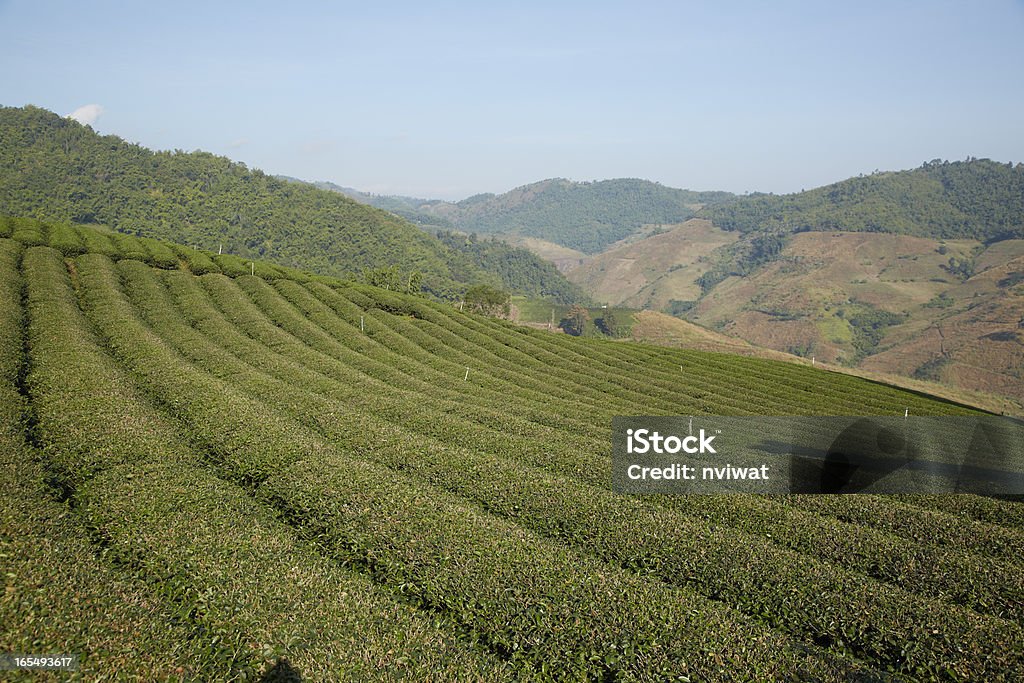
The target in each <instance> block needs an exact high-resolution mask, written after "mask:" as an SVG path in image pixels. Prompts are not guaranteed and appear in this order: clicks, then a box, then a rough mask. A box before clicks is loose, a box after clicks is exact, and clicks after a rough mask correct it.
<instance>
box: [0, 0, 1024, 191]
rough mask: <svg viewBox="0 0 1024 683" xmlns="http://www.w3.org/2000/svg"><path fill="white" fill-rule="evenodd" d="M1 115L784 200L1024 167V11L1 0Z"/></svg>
mask: <svg viewBox="0 0 1024 683" xmlns="http://www.w3.org/2000/svg"><path fill="white" fill-rule="evenodd" d="M0 104H4V105H14V106H21V105H24V104H35V105H38V106H41V107H45V108H47V109H51V110H53V111H56V112H58V113H60V114H70V113H72V112H74V111H76V110H78V109H79V108H81V107H83V106H85V105H99V107H100V108H101V109H100V110H97V109H86V110H84V114H82V116H86V117H88V116H92V117H93V118H92V119H90V120H94V123H93V127H94V128H95V129H96V130H98V131H100V132H102V133H113V134H116V135H119V136H121V137H123V138H125V139H127V140H131V141H133V142H138V143H140V144H142V145H145V146H147V147H152V148H158V149H184V150H193V149H204V150H208V151H211V152H214V153H216V154H223V155H226V156H229V157H231V158H233V159H236V160H239V161H244V162H245V163H246V164H248V165H249V166H254V167H257V168H261V169H263V170H264V171H266V172H268V173H283V174H287V175H293V176H297V177H300V178H304V179H308V180H330V181H333V182H336V183H339V184H342V185H348V186H352V187H357V188H360V189H364V190H368V191H372V192H377V193H396V194H411V195H416V196H425V197H439V198H446V199H452V198H456V199H457V198H462V197H465V196H468V195H471V194H474V193H477V192H502V191H505V190H507V189H511V188H512V187H515V186H518V185H522V184H525V183H528V182H532V181H535V180H540V179H543V178H550V177H555V176H561V177H568V178H572V179H576V180H594V179H603V178H615V177H641V178H648V179H650V180H656V181H658V182H661V183H663V184H665V185H671V186H674V187H686V188H691V189H724V190H731V191H734V192H744V191H753V190H761V191H774V192H792V191H799V190H800V189H802V188H810V187H814V186H817V185H822V184H825V183H828V182H832V181H835V180H839V179H842V178H845V177H849V176H852V175H856V174H858V173H870V172H871V171H873V170H875V169H882V170H891V169H900V168H911V167H914V166H918V165H919V164H920V163H921V162H923V161H927V160H930V159H933V158H940V157H941V158H947V159H962V158H964V157H966V156H969V155H970V156H976V157H990V158H993V159H997V160H999V161H1015V162H1016V161H1022V160H1024V2H1022V0H992V1H989V0H972V1H968V0H964V1H962V2H942V1H937V0H928V1H926V2H901V1H900V0H888V1H885V2H830V1H824V0H823V1H818V2H799V3H796V2H715V3H711V2H708V3H686V2H642V1H633V2H615V3H608V2H597V1H593V0H588V1H585V2H558V0H548V1H547V2H526V1H518V2H508V3H493V2H483V1H477V2H401V3H399V2H391V3H389V2H378V3H371V2H358V3H356V2H319V3H314V2H310V3H283V2H272V3H264V2H244V3H243V2H239V3H228V2H218V1H216V0H206V1H204V2H200V3H193V2H163V3H149V2H104V1H103V0H90V1H89V2H78V1H76V2H51V1H48V0H32V1H28V2H25V1H21V0H14V1H5V0H0ZM97 111H100V112H101V113H99V115H98V117H97V116H96V113H97Z"/></svg>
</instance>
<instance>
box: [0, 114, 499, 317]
mask: <svg viewBox="0 0 1024 683" xmlns="http://www.w3.org/2000/svg"><path fill="white" fill-rule="evenodd" d="M0 214H7V215H15V216H34V217H38V218H46V219H52V220H57V221H70V222H75V223H81V224H105V225H109V226H112V227H114V228H116V229H117V230H119V231H122V232H129V233H134V234H139V235H145V236H149V237H158V238H163V239H168V240H172V241H176V242H181V243H185V244H190V245H198V246H199V247H202V248H206V249H211V250H214V251H218V250H220V249H221V248H223V250H224V251H226V252H229V253H232V254H237V255H239V256H242V257H245V258H250V259H251V258H262V259H267V260H271V261H274V262H276V263H279V264H282V265H286V266H293V267H303V268H307V269H310V270H315V271H318V272H321V273H324V274H329V275H349V276H351V275H357V274H359V273H361V272H362V271H363V270H364V269H376V268H390V267H396V268H398V269H399V270H401V271H403V272H410V273H411V272H413V271H417V272H419V273H421V274H422V276H423V287H424V289H426V290H427V291H429V292H431V293H432V294H434V295H436V296H439V297H453V296H456V295H457V294H458V293H459V292H460V291H462V290H463V289H465V286H466V285H467V284H471V283H476V282H480V283H487V284H493V285H496V286H497V285H500V284H501V282H500V279H498V278H497V277H496V276H495V275H494V274H492V273H487V272H484V271H482V270H481V269H480V268H478V267H476V266H474V265H473V264H472V262H471V261H470V260H469V259H468V258H467V257H466V256H465V255H463V254H461V253H459V252H457V251H452V250H451V249H449V248H447V247H445V246H444V245H443V244H441V243H440V242H439V241H438V240H436V239H435V238H434V237H432V236H431V235H428V234H426V233H424V232H423V231H422V230H418V229H416V228H415V227H414V226H412V225H410V224H409V223H408V222H406V221H405V220H402V219H401V218H399V217H397V216H395V215H394V214H392V213H389V212H386V211H382V210H379V209H375V208H371V207H368V206H365V205H364V204H360V203H358V202H356V201H353V200H351V199H349V198H347V197H344V196H342V195H341V194H338V193H336V192H327V191H324V190H320V189H316V188H314V187H310V186H307V185H301V184H296V183H289V182H285V181H283V180H280V179H277V178H274V177H271V176H268V175H266V174H264V173H263V172H262V171H259V170H255V169H253V170H250V169H248V168H246V166H245V165H244V164H241V163H236V162H232V161H230V160H229V159H226V158H224V157H217V156H214V155H212V154H209V153H206V152H190V153H185V152H181V151H174V152H153V151H150V150H148V149H145V148H143V147H141V146H139V145H135V144H130V143H128V142H125V141H124V140H122V139H120V138H118V137H116V136H112V135H107V136H100V135H98V134H96V133H95V132H94V131H93V130H92V129H91V128H89V127H88V126H83V125H81V124H79V123H77V122H75V121H73V120H71V119H66V118H62V117H60V116H58V115H56V114H54V113H52V112H49V111H46V110H44V109H39V108H37V107H31V106H29V107H25V108H11V107H4V108H0Z"/></svg>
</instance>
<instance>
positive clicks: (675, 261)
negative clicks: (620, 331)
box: [567, 219, 736, 313]
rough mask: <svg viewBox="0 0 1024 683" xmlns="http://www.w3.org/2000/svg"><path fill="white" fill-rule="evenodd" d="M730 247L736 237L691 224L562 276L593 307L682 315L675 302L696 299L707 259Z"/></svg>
mask: <svg viewBox="0 0 1024 683" xmlns="http://www.w3.org/2000/svg"><path fill="white" fill-rule="evenodd" d="M735 241H736V234H735V233H730V232H726V231H724V230H719V229H718V228H715V227H713V226H712V225H711V223H710V222H708V221H706V220H699V219H691V220H689V221H686V222H685V223H682V224H680V225H676V226H666V230H665V232H663V233H660V234H656V235H653V236H650V237H647V238H645V239H639V240H636V241H632V242H629V243H626V244H622V245H619V246H614V247H612V248H610V249H608V250H607V251H604V252H602V253H601V254H599V255H597V256H594V257H592V258H590V259H587V260H585V261H583V262H581V263H580V264H579V265H577V266H576V267H574V268H570V269H569V270H568V271H567V276H568V278H569V280H570V281H572V282H574V283H576V284H577V285H579V286H580V287H581V288H582V289H583V290H584V291H585V292H587V293H589V294H590V296H591V297H593V298H594V299H596V300H597V301H602V302H606V303H609V304H613V305H620V304H621V305H624V306H631V307H634V308H646V309H650V310H655V311H664V312H672V311H675V312H677V313H681V312H683V311H682V310H680V309H679V308H678V304H679V303H680V302H693V301H695V300H696V299H698V298H699V297H700V294H701V289H700V286H699V285H698V284H697V280H698V278H699V277H700V276H701V275H703V274H704V273H705V272H706V271H707V270H708V268H709V267H710V265H709V257H710V256H711V254H713V253H714V252H715V251H716V250H717V249H719V248H720V247H724V246H726V245H728V244H732V243H733V242H735ZM674 307H675V308H674Z"/></svg>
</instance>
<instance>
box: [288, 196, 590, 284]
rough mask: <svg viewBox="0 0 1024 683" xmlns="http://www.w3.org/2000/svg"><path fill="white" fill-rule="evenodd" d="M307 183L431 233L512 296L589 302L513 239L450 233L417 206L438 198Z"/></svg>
mask: <svg viewBox="0 0 1024 683" xmlns="http://www.w3.org/2000/svg"><path fill="white" fill-rule="evenodd" d="M278 177H279V178H281V179H282V180H286V181H288V182H293V183H304V182H305V181H302V180H298V179H297V178H289V177H287V176H278ZM311 184H312V185H314V186H316V187H319V188H321V189H324V190H329V191H331V192H338V193H341V194H344V195H345V196H347V197H351V198H352V199H354V200H356V201H357V202H360V203H363V204H369V205H370V206H374V207H377V208H378V209H383V210H384V211H389V212H391V213H394V214H397V215H399V216H401V217H402V218H405V219H406V220H408V221H410V222H412V223H413V224H415V225H416V226H417V227H418V228H420V229H421V230H425V231H427V232H429V233H431V234H432V235H435V236H436V237H437V238H438V240H439V241H440V242H441V243H442V244H443V245H444V246H445V247H446V248H447V249H448V250H449V253H450V254H451V255H453V256H455V257H457V258H458V261H459V262H460V263H462V264H468V266H469V267H472V268H473V269H475V270H474V272H476V273H477V274H476V275H475V276H473V277H474V281H475V282H477V283H482V284H490V285H492V286H494V287H498V288H502V289H504V290H506V291H509V292H511V293H513V294H516V295H521V296H527V297H544V298H549V299H551V300H552V301H554V302H555V303H559V304H572V303H576V302H586V301H588V297H587V295H586V294H584V293H583V291H582V290H580V289H579V288H578V287H576V286H575V285H573V284H572V283H570V282H569V281H568V280H567V279H566V278H565V277H564V276H563V275H562V274H561V273H560V272H559V271H558V270H557V269H556V268H554V267H552V265H551V263H549V262H548V261H546V260H545V259H544V258H543V257H542V256H538V255H537V254H535V253H534V252H533V251H532V250H530V249H526V248H517V245H515V244H514V243H512V242H511V241H505V240H500V239H478V238H477V236H476V235H475V234H474V235H466V234H460V233H458V232H456V231H455V230H454V226H453V225H452V223H451V221H449V220H447V219H445V218H440V217H438V216H435V215H433V214H430V213H426V212H424V211H422V210H420V209H419V208H417V207H431V206H436V205H437V204H440V203H442V202H440V201H438V200H426V199H414V198H412V197H400V196H391V195H375V194H368V193H365V192H360V191H358V190H353V189H352V188H348V187H341V186H340V185H335V184H334V183H330V182H323V181H321V182H316V183H311ZM453 260H454V259H453ZM465 267H466V266H465V265H464V268H465Z"/></svg>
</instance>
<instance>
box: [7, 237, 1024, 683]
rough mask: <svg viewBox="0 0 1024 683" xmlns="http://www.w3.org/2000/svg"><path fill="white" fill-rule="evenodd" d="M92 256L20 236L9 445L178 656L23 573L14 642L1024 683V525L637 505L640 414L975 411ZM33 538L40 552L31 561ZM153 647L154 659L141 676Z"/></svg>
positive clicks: (293, 661) (690, 503)
mask: <svg viewBox="0 0 1024 683" xmlns="http://www.w3.org/2000/svg"><path fill="white" fill-rule="evenodd" d="M10 225H11V224H10V223H4V224H3V225H2V226H0V227H4V226H10ZM68 230H69V229H68V228H67V227H66V226H64V227H62V226H47V225H39V224H37V223H32V222H20V223H15V224H14V225H13V226H12V227H11V230H10V235H11V236H10V238H8V237H7V236H6V235H5V234H0V411H3V415H4V416H5V419H4V420H3V421H2V422H0V425H2V429H0V439H2V440H3V447H2V448H0V453H2V454H3V457H4V458H5V464H6V465H7V466H8V470H9V471H13V472H16V473H18V474H19V476H16V477H11V478H10V479H9V480H8V481H7V482H6V483H7V485H6V486H5V487H4V494H3V496H2V497H0V504H3V505H4V506H5V507H4V508H2V510H0V512H2V514H3V519H4V520H7V519H14V518H17V519H21V517H18V515H23V514H24V511H25V510H28V509H32V510H39V511H43V512H38V513H37V514H53V515H54V516H57V517H59V518H60V519H61V520H64V522H63V527H62V528H63V530H64V533H65V534H67V536H62V537H61V540H62V541H66V542H68V543H74V544H75V548H77V549H78V552H77V554H75V555H65V556H63V560H62V565H61V566H62V567H63V568H65V569H66V570H67V571H68V572H70V571H72V568H74V570H75V571H76V572H77V573H76V576H81V577H83V579H84V580H82V581H80V582H79V583H78V584H76V585H80V586H81V588H80V590H81V592H80V593H77V594H76V595H80V596H82V597H84V598H88V599H90V600H99V601H100V604H117V601H118V600H120V599H122V597H124V596H135V597H134V599H137V600H139V601H140V603H141V604H142V605H144V606H145V609H140V610H139V611H138V613H137V614H133V615H130V616H131V617H132V619H134V620H135V622H137V623H140V624H142V625H143V626H144V627H145V629H146V630H145V631H144V632H142V633H138V632H129V631H128V630H126V629H122V630H116V629H114V630H111V629H108V628H107V627H106V625H105V623H104V622H90V621H89V614H88V613H87V612H85V613H80V612H76V611H74V610H71V609H61V608H62V605H61V603H60V602H58V601H54V600H53V599H52V595H53V593H54V592H55V591H61V592H64V591H66V590H68V589H69V587H70V584H68V583H64V582H65V581H67V580H69V579H66V578H62V577H61V575H60V574H54V576H57V578H58V579H59V580H60V581H61V583H59V584H53V583H50V584H47V586H46V588H47V590H46V591H39V590H38V586H36V585H35V584H29V583H26V582H25V581H23V580H22V579H21V578H20V577H19V576H17V575H15V576H14V578H13V579H12V578H11V577H12V575H11V574H10V573H9V574H8V579H9V581H10V582H9V584H8V588H7V593H6V595H5V599H3V600H0V635H2V637H3V641H4V642H5V643H17V644H23V643H25V644H27V643H30V644H31V645H32V646H33V647H38V648H40V649H42V650H45V651H73V652H81V653H83V655H84V658H83V665H82V667H83V675H85V676H87V677H88V676H91V675H97V676H98V675H100V672H102V675H104V676H115V677H120V678H126V677H131V676H135V677H138V678H152V677H153V675H154V673H155V672H159V671H160V670H161V667H162V666H164V667H166V666H168V665H170V666H174V665H178V666H182V667H187V669H184V668H183V669H181V670H180V671H179V672H180V673H181V675H186V676H188V677H194V678H197V679H217V680H225V679H243V678H244V679H253V678H258V677H259V676H260V675H266V676H267V678H268V679H270V678H281V677H288V678H291V679H295V678H296V677H301V678H302V679H307V680H323V679H327V678H338V677H341V678H346V679H378V678H380V677H381V674H380V672H381V671H382V670H387V672H388V677H396V678H397V677H406V678H408V679H410V680H425V679H431V680H466V681H482V680H501V681H512V680H524V679H531V678H536V679H544V678H548V677H553V678H555V679H561V680H568V679H573V680H580V679H592V680H600V679H611V678H614V677H624V678H633V679H641V680H655V679H664V678H666V677H669V678H675V677H679V676H686V677H688V678H691V679H697V678H700V679H714V680H750V679H770V680H808V679H815V680H822V681H847V680H851V679H858V678H869V679H870V678H879V677H884V674H883V672H896V673H903V674H906V675H908V676H911V677H915V676H919V675H920V672H922V671H927V672H930V674H929V675H933V676H934V677H935V678H937V679H940V680H955V679H960V678H964V677H969V676H974V677H978V676H980V677H983V678H985V679H986V680H1009V679H1011V678H1012V676H1013V675H1014V674H1013V673H1012V672H1014V671H1019V670H1021V667H1022V666H1024V659H1022V657H1024V655H1022V654H1021V651H1020V649H1019V648H1018V647H1017V645H1018V644H1019V643H1020V642H1022V639H1024V629H1022V626H1021V623H1022V622H1024V612H1022V609H1021V605H1020V603H1019V601H1016V600H1015V599H1014V596H1016V595H1020V593H1021V591H1022V590H1024V585H1022V579H1021V577H1022V575H1024V571H1022V568H1021V566H1020V557H1021V551H1022V549H1024V512H1022V509H1021V507H1020V505H1018V504H1014V503H1010V502H1005V501H995V500H990V499H983V498H977V497H973V496H914V497H907V498H905V499H899V498H897V497H873V496H838V497H829V496H793V497H785V498H773V497H762V496H741V495H735V496H709V497H692V496H667V497H649V498H637V497H629V496H622V495H619V494H616V493H614V492H613V491H611V490H610V487H609V482H610V471H609V458H608V453H609V428H608V426H609V424H610V420H611V418H612V417H613V416H614V415H619V414H659V413H666V414H677V415H689V414H694V415H700V414H704V413H718V414H735V413H760V414H764V413H783V414H807V413H817V412H820V411H821V410H822V409H823V408H824V407H825V406H827V407H828V410H829V411H838V412H840V413H845V414H864V413H877V414H889V415H892V414H895V413H897V412H902V411H903V410H904V409H905V408H906V407H909V409H910V410H911V412H913V413H914V414H934V413H962V412H965V411H964V409H963V408H960V407H957V406H955V405H951V404H948V403H942V402H937V401H935V400H932V399H929V398H927V397H924V396H919V395H914V394H909V393H906V392H902V391H899V390H896V389H893V388H889V387H884V386H880V385H877V384H872V383H869V382H864V381H862V380H859V379H856V378H851V377H846V376H842V375H835V374H832V373H827V372H822V371H819V370H816V369H813V368H808V367H801V366H796V365H792V364H786V363H777V362H772V361H767V360H761V359H753V358H740V357H735V356H727V355H721V354H714V353H701V352H696V351H689V352H684V351H679V350H674V349H665V348H657V347H652V346H641V345H635V344H629V343H614V342H600V341H588V340H580V339H572V338H568V337H566V336H564V335H550V334H545V333H538V332H532V331H529V330H525V329H522V328H517V327H514V326H512V325H509V324H506V323H503V322H500V321H495V320H491V319H487V318H482V317H478V316H474V315H468V314H465V315H464V314H461V313H459V312H458V311H457V310H454V309H453V308H452V307H450V306H447V305H443V304H439V303H433V302H430V301H428V300H425V299H423V298H417V297H411V296H406V295H399V294H396V293H394V292H387V291H384V290H380V289H376V288H372V287H367V286H348V285H343V284H341V283H331V284H325V283H323V282H315V281H308V280H307V279H304V278H301V277H300V276H297V275H293V274H289V273H277V274H275V273H273V272H272V271H271V270H269V269H267V267H266V266H265V264H262V263H260V264H256V266H255V269H256V270H257V273H258V274H260V275H262V277H252V276H251V275H248V274H238V275H237V276H235V277H229V276H227V275H224V274H221V273H207V274H205V275H202V276H198V275H195V274H194V272H195V271H194V270H193V269H192V265H191V263H190V262H187V261H184V260H181V261H175V260H161V259H160V258H158V253H157V252H158V251H159V250H158V249H157V248H156V247H155V246H154V244H153V243H150V242H146V241H143V240H136V238H132V237H126V238H124V239H123V240H120V243H119V244H118V245H115V246H116V247H117V250H116V251H114V252H111V253H110V254H109V255H108V254H106V253H100V252H98V251H90V250H89V249H88V248H86V250H85V251H86V253H79V254H78V255H77V256H73V257H71V258H69V257H68V255H73V254H75V253H76V252H81V251H82V247H84V246H85V243H86V242H95V240H93V239H92V237H93V233H94V231H92V230H90V229H88V228H81V229H76V230H73V231H72V232H73V233H74V235H75V236H76V237H77V238H78V239H80V240H81V241H82V244H80V245H78V246H77V247H75V246H73V245H71V246H67V245H70V243H71V242H73V238H72V237H71V236H70V234H69V232H68ZM49 244H55V245H63V246H64V251H58V250H56V249H53V248H51V247H49V246H46V245H49ZM164 246H165V248H167V249H169V250H171V251H172V252H174V253H181V254H189V253H190V252H191V250H188V249H175V248H173V247H171V246H169V245H164ZM150 252H152V253H150ZM129 254H139V255H140V256H141V257H142V258H141V260H139V259H135V258H126V256H128V255H129ZM296 278H299V279H296ZM683 366H685V368H686V372H685V374H684V375H681V374H680V372H679V368H680V367H683ZM29 416H31V420H29V419H27V418H28V417H29ZM12 468H13V469H12ZM58 494H59V495H58ZM57 500H59V501H68V503H65V502H56V501H57ZM55 507H56V508H57V510H55V511H53V512H51V513H46V512H45V511H46V510H53V509H54V508H55ZM19 523H21V524H22V526H24V523H22V522H19ZM4 528H5V538H4V544H5V545H4V548H5V554H6V553H8V552H11V553H13V555H14V556H16V557H20V555H21V553H20V551H19V547H20V546H19V544H23V543H30V541H29V540H25V539H23V538H22V537H20V536H17V535H14V536H7V535H6V533H7V529H8V528H14V527H9V526H8V523H7V522H6V521H5V527H4ZM18 528H21V527H18ZM100 545H102V552H99V546H100ZM37 546H39V544H36V543H32V546H31V547H33V548H35V552H37V553H42V552H44V551H45V547H37ZM89 547H93V548H95V549H96V551H97V552H96V553H95V554H90V553H89V552H87V551H86V552H83V551H82V549H83V548H85V549H88V548H89ZM8 548H10V549H11V550H10V551H8ZM97 562H99V563H102V566H103V572H104V574H103V575H101V576H97V575H96V574H93V573H90V572H93V571H94V570H93V565H94V564H95V563H97ZM90 576H91V577H94V578H93V580H91V581H89V580H88V577H90ZM55 603H56V604H55ZM40 607H49V608H50V609H51V610H54V609H57V610H61V611H57V616H56V618H57V619H58V620H60V621H59V622H58V624H59V625H58V628H56V629H52V628H51V629H50V630H49V631H48V632H43V633H42V634H41V635H40V629H39V625H40V624H41V623H44V622H43V621H42V620H40V619H33V618H26V614H31V613H32V610H33V609H39V608H40ZM51 614H53V611H51ZM46 623H49V624H52V623H53V621H52V618H51V620H50V621H49V622H46ZM879 624H884V626H885V628H884V629H880V628H878V625H879ZM97 629H102V631H103V632H102V634H97V633H96V630H97ZM211 634H214V635H212V636H211ZM99 635H102V636H103V638H104V641H103V642H104V643H105V647H106V648H109V649H103V650H102V651H101V650H98V649H93V648H92V647H91V645H92V644H93V643H94V642H96V641H95V640H94V639H95V638H96V637H98V636H99ZM168 638H175V639H176V640H177V642H178V643H179V644H180V650H178V651H177V652H180V656H179V655H174V656H172V655H169V654H168V653H167V652H166V650H164V649H162V648H163V647H164V645H165V643H166V642H167V640H168ZM840 641H841V642H842V645H838V643H839V642H840ZM128 651H135V652H142V653H146V654H147V655H150V656H148V657H133V658H125V657H121V658H116V657H113V656H110V655H108V654H107V653H108V652H128ZM193 653H202V656H195V657H193V656H192V655H193ZM179 662H183V663H181V664H179ZM164 671H166V669H165V670H164Z"/></svg>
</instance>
